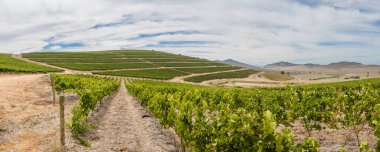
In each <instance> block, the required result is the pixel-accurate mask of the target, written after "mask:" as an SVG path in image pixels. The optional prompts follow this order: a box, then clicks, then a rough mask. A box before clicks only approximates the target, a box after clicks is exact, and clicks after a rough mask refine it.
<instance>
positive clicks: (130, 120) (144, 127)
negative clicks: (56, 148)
mask: <svg viewBox="0 0 380 152" xmlns="http://www.w3.org/2000/svg"><path fill="white" fill-rule="evenodd" d="M104 105H107V107H106V108H105V109H103V111H100V114H97V115H99V116H100V118H98V119H97V120H98V122H96V124H95V125H96V128H94V129H92V132H91V133H89V134H87V135H86V138H87V139H89V140H90V142H91V144H92V146H91V147H90V148H85V147H83V146H80V145H78V144H77V143H73V142H69V145H68V148H69V150H70V151H91V152H93V151H99V152H104V151H118V152H119V151H128V152H168V151H169V152H170V151H173V152H174V151H176V147H175V142H174V138H173V137H172V135H171V133H170V132H169V131H167V130H165V129H163V130H162V131H161V127H160V126H159V125H158V124H156V123H155V119H154V118H153V117H151V116H150V115H149V114H148V113H147V112H146V110H145V109H144V108H143V107H141V106H140V104H139V103H138V101H136V100H135V99H134V98H133V97H132V96H131V95H129V94H128V93H127V90H126V88H125V86H124V85H123V84H122V85H121V87H120V88H119V90H118V92H117V93H116V94H115V96H114V97H113V98H112V99H111V100H110V101H108V102H107V103H105V104H104Z"/></svg>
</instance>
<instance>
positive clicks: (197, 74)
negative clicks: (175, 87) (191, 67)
mask: <svg viewBox="0 0 380 152" xmlns="http://www.w3.org/2000/svg"><path fill="white" fill-rule="evenodd" d="M243 70H247V69H246V68H241V69H236V70H227V71H216V72H208V73H194V74H190V75H185V76H180V77H175V78H173V79H170V80H168V81H169V82H182V83H183V82H185V81H184V79H186V78H189V77H194V76H201V75H208V74H216V73H224V72H236V71H243ZM187 83H190V82H187ZM194 84H197V83H194Z"/></svg>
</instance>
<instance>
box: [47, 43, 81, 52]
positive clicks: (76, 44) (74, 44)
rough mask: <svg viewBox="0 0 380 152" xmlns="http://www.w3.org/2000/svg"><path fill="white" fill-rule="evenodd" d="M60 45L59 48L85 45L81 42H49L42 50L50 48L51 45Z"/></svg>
mask: <svg viewBox="0 0 380 152" xmlns="http://www.w3.org/2000/svg"><path fill="white" fill-rule="evenodd" d="M56 46H58V47H61V48H76V47H84V46H85V45H84V44H82V43H75V42H74V43H49V44H48V45H45V46H44V47H43V51H47V50H51V49H52V48H53V47H56Z"/></svg>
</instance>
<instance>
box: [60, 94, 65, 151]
mask: <svg viewBox="0 0 380 152" xmlns="http://www.w3.org/2000/svg"><path fill="white" fill-rule="evenodd" d="M59 114H60V116H59V117H60V125H61V126H60V127H61V152H64V151H65V97H64V96H60V97H59Z"/></svg>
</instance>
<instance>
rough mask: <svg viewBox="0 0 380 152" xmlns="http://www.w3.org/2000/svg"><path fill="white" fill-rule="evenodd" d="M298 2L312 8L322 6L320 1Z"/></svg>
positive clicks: (305, 0) (304, 0)
mask: <svg viewBox="0 0 380 152" xmlns="http://www.w3.org/2000/svg"><path fill="white" fill-rule="evenodd" d="M296 1H297V2H298V3H300V4H302V5H307V6H310V7H315V6H318V5H320V4H321V1H320V0H296Z"/></svg>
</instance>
